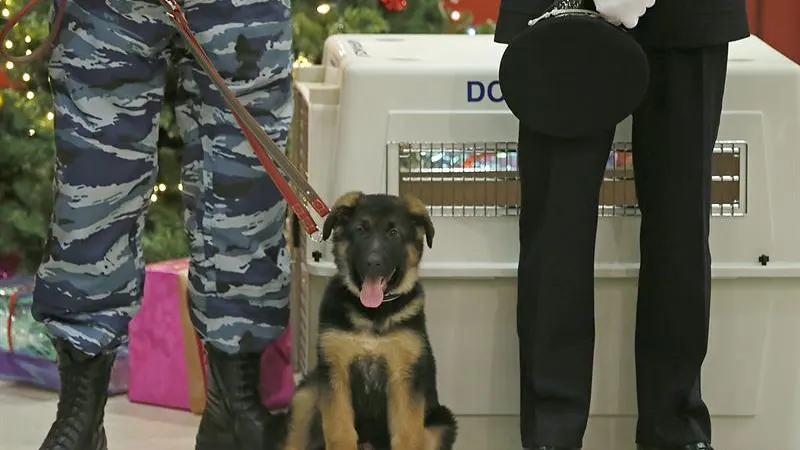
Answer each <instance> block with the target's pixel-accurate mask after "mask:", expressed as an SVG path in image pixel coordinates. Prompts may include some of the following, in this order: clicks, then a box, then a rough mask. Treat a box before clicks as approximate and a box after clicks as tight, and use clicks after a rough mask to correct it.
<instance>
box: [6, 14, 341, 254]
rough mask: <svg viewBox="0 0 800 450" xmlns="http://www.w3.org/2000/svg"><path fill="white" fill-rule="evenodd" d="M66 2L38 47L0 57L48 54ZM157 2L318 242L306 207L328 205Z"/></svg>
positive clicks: (185, 26)
mask: <svg viewBox="0 0 800 450" xmlns="http://www.w3.org/2000/svg"><path fill="white" fill-rule="evenodd" d="M67 1H68V0H60V2H59V3H58V13H57V14H56V16H55V18H54V20H53V25H52V27H51V31H50V34H49V35H48V36H47V38H46V39H45V42H44V44H43V45H42V46H40V47H39V48H37V49H36V50H35V51H34V52H32V53H31V54H30V55H26V56H13V55H9V54H8V51H7V50H6V49H5V48H4V46H0V55H2V56H3V57H4V58H6V59H7V60H9V61H11V62H14V63H17V64H24V63H28V62H31V61H34V60H37V59H40V58H42V57H43V56H44V55H45V54H46V53H47V52H49V51H50V48H51V47H52V44H53V42H55V39H56V37H57V35H58V32H59V30H60V28H61V22H62V21H63V19H64V11H65V10H66V3H67ZM38 3H39V0H29V2H28V4H26V5H25V7H24V8H22V9H21V10H20V11H19V12H17V13H16V14H14V16H12V17H11V18H10V19H9V20H8V22H7V23H6V24H5V26H4V27H3V29H2V30H1V31H0V42H5V41H6V39H7V36H8V34H9V32H10V31H11V29H12V28H14V26H15V25H16V24H17V23H19V22H20V20H22V18H23V17H24V16H25V15H26V14H27V13H28V12H30V10H31V9H33V7H35V6H36V5H37V4H38ZM161 3H162V4H163V5H164V6H165V7H166V8H167V15H168V16H169V18H170V19H171V20H172V22H173V23H174V24H175V27H176V28H177V30H178V32H179V33H180V34H181V37H183V39H184V41H186V44H187V47H188V49H189V50H190V51H191V52H192V54H193V55H194V57H195V59H196V60H197V63H198V64H200V66H201V67H202V68H203V70H205V72H206V74H207V75H208V77H209V78H210V79H211V82H212V83H214V86H216V87H217V89H218V90H219V92H220V94H221V95H222V98H223V99H224V100H225V103H227V105H228V107H229V108H230V110H231V113H232V114H233V116H234V117H235V118H236V122H237V123H238V124H239V127H240V128H241V129H242V132H243V133H244V135H245V137H246V138H247V141H248V142H249V143H250V145H251V146H252V147H253V151H254V152H255V154H256V156H257V157H258V159H259V161H261V165H262V166H264V169H265V170H266V171H267V175H269V177H270V179H271V180H272V182H273V183H275V186H276V187H277V188H278V190H279V191H280V193H281V195H282V196H283V198H284V199H285V200H286V203H287V204H288V205H289V208H290V209H291V210H292V212H294V214H295V215H296V216H297V219H298V221H299V222H300V224H301V225H302V226H303V228H304V229H305V231H306V233H308V234H309V235H310V236H311V237H312V239H315V240H316V239H319V236H318V234H319V233H318V232H319V227H318V226H317V223H316V221H315V220H314V217H313V216H312V215H311V214H310V213H309V211H308V209H307V206H309V205H310V206H311V208H313V209H314V211H316V212H317V214H319V216H320V217H322V218H324V217H325V216H327V215H328V213H329V212H330V210H329V209H328V206H327V205H326V204H325V202H324V201H323V200H322V198H321V197H320V196H319V194H317V192H316V191H315V190H314V188H313V187H312V186H311V184H309V183H308V180H306V177H305V176H304V175H303V173H302V172H301V171H300V170H299V169H298V168H297V167H295V165H294V164H292V162H291V160H289V158H288V157H287V156H286V154H284V153H283V152H282V151H281V150H280V148H279V147H278V145H277V144H276V143H275V141H273V140H272V139H271V138H270V137H269V135H267V133H266V132H265V131H264V129H263V128H261V126H260V125H259V123H258V121H256V119H255V118H254V117H253V116H252V115H251V114H250V112H249V111H247V108H245V107H244V105H242V103H241V102H240V101H239V100H238V99H237V98H236V94H234V93H233V91H231V90H230V88H228V86H227V84H226V83H225V80H224V79H223V78H222V76H220V74H219V72H217V70H216V69H215V68H214V65H213V63H212V62H211V59H210V58H209V57H208V55H207V54H206V52H205V50H203V47H202V46H201V45H200V43H199V42H198V41H197V38H196V37H195V35H194V33H192V30H191V28H190V27H189V22H188V21H187V20H186V15H185V14H184V13H183V10H182V9H181V7H180V5H179V4H178V2H177V1H176V0H161ZM279 168H280V170H279ZM281 171H283V173H284V174H285V175H283V174H281Z"/></svg>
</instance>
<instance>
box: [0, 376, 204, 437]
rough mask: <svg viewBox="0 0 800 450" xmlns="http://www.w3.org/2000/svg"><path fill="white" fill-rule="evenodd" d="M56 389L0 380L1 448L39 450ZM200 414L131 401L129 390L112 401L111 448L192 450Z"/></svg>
mask: <svg viewBox="0 0 800 450" xmlns="http://www.w3.org/2000/svg"><path fill="white" fill-rule="evenodd" d="M56 401H57V395H56V394H54V393H52V392H46V391H41V390H37V389H30V388H26V387H20V386H16V385H11V384H4V383H0V434H1V435H2V445H0V447H2V449H3V450H36V449H38V448H39V445H40V444H41V442H42V438H43V437H44V435H45V434H46V433H47V430H48V428H49V427H50V423H51V422H52V421H53V417H54V414H55V409H56ZM198 422H199V417H197V416H194V415H192V414H190V413H188V412H185V411H175V410H171V409H166V408H156V407H152V406H145V405H138V404H134V403H130V402H129V401H128V398H127V397H126V396H125V395H121V396H116V397H113V398H111V399H110V400H109V402H108V407H107V408H106V429H107V432H108V441H109V448H110V449H112V450H183V449H186V450H191V449H193V448H194V434H195V431H196V429H197V424H198Z"/></svg>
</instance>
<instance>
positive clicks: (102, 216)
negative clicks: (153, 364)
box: [34, 0, 292, 355]
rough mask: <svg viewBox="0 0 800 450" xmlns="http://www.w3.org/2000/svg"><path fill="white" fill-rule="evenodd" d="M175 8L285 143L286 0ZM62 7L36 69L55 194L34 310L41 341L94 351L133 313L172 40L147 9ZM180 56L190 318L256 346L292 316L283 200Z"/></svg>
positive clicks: (133, 1)
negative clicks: (46, 91) (47, 87)
mask: <svg viewBox="0 0 800 450" xmlns="http://www.w3.org/2000/svg"><path fill="white" fill-rule="evenodd" d="M182 4H183V6H184V10H185V12H186V15H187V19H188V21H189V24H190V26H191V27H192V29H193V31H194V32H195V33H196V34H197V37H198V40H199V41H200V43H201V44H202V45H203V47H204V48H205V50H206V52H207V53H208V54H209V56H210V57H211V59H212V61H213V62H214V65H215V66H216V67H217V69H218V70H219V72H220V74H221V75H222V76H223V77H224V78H225V79H226V80H227V81H228V84H229V86H230V87H231V89H232V90H233V92H235V93H236V95H237V96H238V98H239V99H240V100H241V102H242V103H243V104H244V105H245V106H246V107H247V108H248V109H249V110H250V112H251V113H252V114H253V115H254V116H255V117H256V119H258V121H259V122H260V123H261V124H262V125H263V126H264V127H265V129H266V130H267V132H268V133H269V134H270V136H271V137H272V138H273V139H274V140H275V141H276V142H277V143H278V144H279V145H282V146H283V145H284V144H285V142H286V138H287V135H288V130H289V122H290V118H291V115H292V102H291V89H290V87H291V86H290V83H291V73H290V71H291V62H292V58H291V33H292V30H291V20H290V5H289V0H249V1H239V0H213V1H209V0H185V1H183V2H182ZM67 5H68V6H67V8H68V9H67V11H66V17H65V20H64V23H63V25H62V28H61V31H60V35H59V38H58V40H57V42H56V43H55V45H54V48H53V53H52V56H51V61H50V66H49V71H50V78H51V85H52V90H53V102H54V107H55V108H54V109H55V111H54V112H55V139H56V154H57V155H56V156H57V161H56V174H55V187H56V196H55V204H54V212H53V218H52V225H51V230H50V236H49V239H48V242H47V249H46V256H45V259H44V261H43V262H42V264H41V266H40V268H39V270H38V273H37V281H36V287H35V291H34V313H35V316H36V318H37V319H38V320H40V321H41V322H43V323H45V324H46V325H47V328H48V330H49V331H50V333H51V334H52V335H53V336H55V337H58V338H62V339H66V340H68V341H70V342H71V343H72V344H73V345H75V346H76V347H77V348H79V349H81V350H83V351H84V352H85V353H87V354H90V355H93V354H97V353H100V352H103V351H107V350H109V349H113V348H115V347H116V346H117V345H119V344H120V343H122V342H124V341H125V340H126V339H127V329H128V323H129V322H130V320H131V319H132V318H133V316H134V314H135V313H136V311H137V309H138V307H139V305H140V303H141V296H142V290H143V289H142V288H143V282H144V262H143V258H142V251H141V238H142V233H143V231H144V230H143V229H144V226H143V225H144V214H145V211H146V209H147V207H148V204H149V202H150V196H151V194H152V193H153V185H154V183H155V179H156V178H155V177H156V172H157V154H156V142H157V139H158V123H159V113H160V111H161V109H162V103H163V93H164V83H165V81H164V77H165V67H166V66H167V61H168V58H170V48H173V47H178V48H180V46H181V44H182V42H181V38H180V36H179V35H178V34H177V31H176V30H175V28H174V26H173V25H172V23H171V22H170V19H169V18H168V17H167V16H166V14H165V9H164V8H163V7H162V6H161V4H160V3H159V2H158V1H157V0H73V1H70V2H68V3H67ZM181 55H184V56H180V55H178V61H177V65H178V72H179V75H180V82H179V92H178V101H177V105H176V116H177V123H178V125H179V128H180V130H181V133H182V137H183V141H184V143H185V149H184V155H183V168H182V185H183V193H184V204H185V222H186V229H187V233H188V236H189V241H190V246H191V265H190V270H189V281H190V282H189V284H190V297H191V302H192V308H191V311H192V320H193V323H194V325H195V327H196V328H197V330H198V332H199V333H200V334H201V336H203V338H204V339H205V340H206V341H207V342H209V343H211V344H212V345H214V346H215V347H218V348H219V349H221V350H222V351H225V352H228V353H237V352H257V351H260V350H262V349H263V348H265V347H266V346H267V345H268V344H269V343H270V342H271V341H272V340H273V339H274V338H276V337H277V336H278V335H279V334H280V333H281V332H282V330H283V329H284V328H285V326H286V324H287V322H288V319H289V311H288V294H289V293H288V289H289V287H288V286H289V258H288V255H287V253H286V248H285V242H284V239H283V234H282V226H283V220H284V216H285V212H286V204H285V202H284V201H283V199H282V198H281V196H280V194H279V192H278V191H277V189H276V188H275V186H274V185H273V184H272V182H271V181H270V179H269V178H268V176H267V175H266V173H265V171H264V170H263V168H262V167H261V166H260V164H259V161H258V160H257V158H256V157H255V155H254V154H253V150H252V148H251V147H250V145H249V144H248V143H247V141H246V139H245V138H244V137H243V135H242V132H241V130H240V129H239V127H238V126H237V124H236V122H235V120H234V118H233V116H232V115H231V114H230V113H229V111H228V109H227V108H226V106H225V104H224V102H223V100H222V98H221V96H220V95H219V93H218V92H217V90H216V89H215V88H214V87H213V86H212V85H211V83H210V81H209V79H208V77H207V76H206V75H205V73H204V72H203V71H202V69H200V67H199V66H198V65H197V64H196V63H195V62H194V61H193V59H191V57H190V56H189V55H188V53H187V52H186V51H185V50H184V51H182V52H181ZM156 300H157V299H156Z"/></svg>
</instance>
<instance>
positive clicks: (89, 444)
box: [39, 339, 115, 450]
mask: <svg viewBox="0 0 800 450" xmlns="http://www.w3.org/2000/svg"><path fill="white" fill-rule="evenodd" d="M53 345H54V346H55V349H56V353H57V354H58V373H59V375H60V377H61V393H60V395H59V399H58V412H57V413H56V421H55V422H54V423H53V425H52V426H51V427H50V432H48V433H47V437H46V438H45V439H44V443H43V444H42V446H41V447H39V450H106V449H107V446H106V431H105V428H103V410H104V409H105V407H106V401H107V400H108V381H109V378H111V367H112V366H113V365H114V359H115V354H114V353H108V354H101V355H97V356H94V357H91V356H87V355H86V354H84V353H82V352H81V351H79V350H77V349H75V348H74V347H72V345H70V344H69V343H68V342H66V341H63V340H58V339H55V340H53Z"/></svg>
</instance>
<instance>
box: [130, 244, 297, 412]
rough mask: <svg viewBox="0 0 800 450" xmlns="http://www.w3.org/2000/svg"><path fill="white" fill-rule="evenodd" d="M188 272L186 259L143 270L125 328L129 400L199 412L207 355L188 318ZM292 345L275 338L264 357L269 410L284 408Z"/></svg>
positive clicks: (265, 397)
mask: <svg viewBox="0 0 800 450" xmlns="http://www.w3.org/2000/svg"><path fill="white" fill-rule="evenodd" d="M187 270H188V260H187V259H179V260H172V261H164V262H160V263H155V264H149V265H148V266H147V269H146V275H145V283H144V299H143V301H142V307H141V309H140V310H139V313H138V314H137V315H136V317H135V318H134V319H133V321H131V324H130V327H129V341H130V367H131V375H130V387H129V389H128V398H129V399H130V400H131V401H132V402H136V403H145V404H150V405H158V406H165V407H170V408H176V409H183V410H188V411H191V412H193V413H195V414H201V413H202V412H203V410H204V409H205V403H206V377H207V372H206V363H205V351H204V350H203V346H202V343H201V341H200V339H199V337H198V336H197V333H196V332H195V330H194V327H193V326H192V323H191V319H190V317H189V298H188V288H187V283H188V280H187ZM287 333H288V331H287ZM290 342H291V340H290V339H288V338H285V339H284V338H282V339H278V340H277V341H276V343H275V345H273V346H270V348H269V349H268V350H267V351H265V352H264V354H263V355H262V360H261V367H262V370H261V375H262V379H261V388H262V400H263V401H264V404H265V405H267V406H268V407H270V408H272V409H280V408H283V407H286V406H287V405H288V403H289V401H290V399H291V395H292V392H293V390H294V379H293V377H292V364H291V358H290V356H291V345H290ZM287 372H288V378H287V375H286V374H287Z"/></svg>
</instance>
